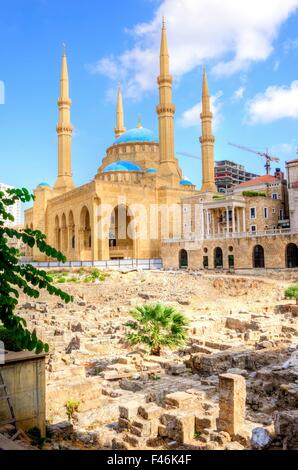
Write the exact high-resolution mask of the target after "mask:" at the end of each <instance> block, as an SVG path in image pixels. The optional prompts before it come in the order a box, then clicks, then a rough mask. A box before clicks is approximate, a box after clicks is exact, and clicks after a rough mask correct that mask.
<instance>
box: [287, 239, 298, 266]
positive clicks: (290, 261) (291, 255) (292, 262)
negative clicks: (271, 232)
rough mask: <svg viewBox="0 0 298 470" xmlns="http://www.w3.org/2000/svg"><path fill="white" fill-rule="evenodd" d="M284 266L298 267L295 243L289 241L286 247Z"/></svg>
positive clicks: (297, 250)
mask: <svg viewBox="0 0 298 470" xmlns="http://www.w3.org/2000/svg"><path fill="white" fill-rule="evenodd" d="M286 267H287V268H297V267H298V248H297V245H295V243H289V244H288V245H287V247H286Z"/></svg>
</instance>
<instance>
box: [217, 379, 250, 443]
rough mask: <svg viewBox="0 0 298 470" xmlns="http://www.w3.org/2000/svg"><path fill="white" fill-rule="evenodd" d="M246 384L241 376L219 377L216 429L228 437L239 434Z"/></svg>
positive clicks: (243, 410)
mask: <svg viewBox="0 0 298 470" xmlns="http://www.w3.org/2000/svg"><path fill="white" fill-rule="evenodd" d="M245 400H246V384H245V379H244V377H242V376H241V375H235V374H222V375H220V376H219V420H218V429H219V430H220V431H226V432H228V433H229V434H230V435H232V436H233V435H235V434H237V433H238V432H240V430H241V428H242V426H243V424H244V418H245Z"/></svg>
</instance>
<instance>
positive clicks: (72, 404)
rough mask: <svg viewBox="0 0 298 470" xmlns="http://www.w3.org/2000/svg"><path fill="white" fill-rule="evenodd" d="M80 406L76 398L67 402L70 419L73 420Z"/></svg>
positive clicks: (67, 412)
mask: <svg viewBox="0 0 298 470" xmlns="http://www.w3.org/2000/svg"><path fill="white" fill-rule="evenodd" d="M79 406H80V402H79V401H75V400H68V401H67V402H66V403H65V408H66V414H67V417H68V420H69V421H71V420H72V418H73V415H74V413H76V412H77V411H78V410H79Z"/></svg>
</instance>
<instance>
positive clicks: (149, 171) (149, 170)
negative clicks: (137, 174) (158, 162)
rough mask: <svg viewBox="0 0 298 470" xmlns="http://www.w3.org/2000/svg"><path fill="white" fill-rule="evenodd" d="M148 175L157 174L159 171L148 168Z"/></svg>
mask: <svg viewBox="0 0 298 470" xmlns="http://www.w3.org/2000/svg"><path fill="white" fill-rule="evenodd" d="M146 173H157V170H156V169H155V168H148V170H146Z"/></svg>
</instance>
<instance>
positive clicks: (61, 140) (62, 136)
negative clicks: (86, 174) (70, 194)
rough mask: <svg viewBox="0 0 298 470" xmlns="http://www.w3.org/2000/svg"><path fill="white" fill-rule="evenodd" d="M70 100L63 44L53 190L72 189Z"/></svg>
mask: <svg viewBox="0 0 298 470" xmlns="http://www.w3.org/2000/svg"><path fill="white" fill-rule="evenodd" d="M70 108H71V99H70V98H69V79H68V68H67V59H66V51H65V45H64V44H63V54H62V65H61V76H60V97H59V99H58V109H59V122H58V124H57V128H56V130H57V135H58V178H57V181H56V184H55V189H58V190H59V191H70V190H71V189H73V188H74V182H73V179H72V169H71V139H72V132H73V125H72V124H71V122H70Z"/></svg>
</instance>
